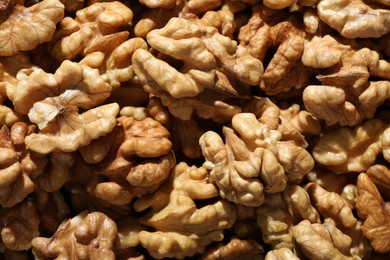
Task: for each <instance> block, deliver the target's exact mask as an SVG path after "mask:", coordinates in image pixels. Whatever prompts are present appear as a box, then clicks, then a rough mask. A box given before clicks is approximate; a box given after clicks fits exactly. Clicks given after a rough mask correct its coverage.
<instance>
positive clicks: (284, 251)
mask: <svg viewBox="0 0 390 260" xmlns="http://www.w3.org/2000/svg"><path fill="white" fill-rule="evenodd" d="M283 259H291V260H298V259H299V258H298V257H297V256H296V255H295V254H294V253H293V252H292V251H291V250H290V249H288V248H284V247H283V248H280V249H274V250H271V251H268V253H267V255H266V256H265V260H283Z"/></svg>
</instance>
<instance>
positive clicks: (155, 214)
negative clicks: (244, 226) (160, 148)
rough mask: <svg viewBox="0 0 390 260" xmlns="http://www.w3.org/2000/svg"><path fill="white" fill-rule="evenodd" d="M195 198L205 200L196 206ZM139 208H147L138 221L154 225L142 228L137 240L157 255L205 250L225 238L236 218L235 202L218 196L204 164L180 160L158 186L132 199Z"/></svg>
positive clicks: (191, 253) (184, 253) (183, 256)
mask: <svg viewBox="0 0 390 260" xmlns="http://www.w3.org/2000/svg"><path fill="white" fill-rule="evenodd" d="M196 201H198V202H202V201H203V202H204V203H203V204H201V205H200V206H198V205H197V204H198V203H195V202H196ZM134 209H135V210H136V211H138V212H142V211H144V210H147V212H146V213H145V214H144V215H143V216H142V217H141V224H143V225H146V226H149V227H151V228H153V229H154V231H153V230H150V231H146V230H145V231H141V232H140V233H139V240H140V242H141V245H142V246H143V247H144V248H146V249H147V250H148V252H149V253H150V255H151V256H152V257H154V258H157V259H162V258H164V257H174V258H178V259H183V258H185V257H189V256H193V255H195V254H196V253H203V252H205V248H206V246H208V245H209V244H211V243H212V242H214V241H221V240H222V239H223V238H224V229H228V228H230V227H232V226H233V224H234V222H235V220H236V207H235V205H234V204H232V203H230V202H228V201H226V200H223V199H219V198H218V189H217V187H216V186H215V185H214V184H212V183H210V182H209V181H208V171H207V170H206V169H205V168H203V167H199V168H197V167H195V166H191V167H190V166H188V165H187V164H186V163H184V162H181V163H179V164H177V165H176V166H175V168H174V169H173V170H172V172H171V175H170V177H169V179H168V180H167V181H166V182H164V184H162V185H161V186H160V188H159V189H158V190H157V191H156V192H154V193H152V194H148V195H144V196H142V197H141V198H139V199H138V200H136V201H135V203H134Z"/></svg>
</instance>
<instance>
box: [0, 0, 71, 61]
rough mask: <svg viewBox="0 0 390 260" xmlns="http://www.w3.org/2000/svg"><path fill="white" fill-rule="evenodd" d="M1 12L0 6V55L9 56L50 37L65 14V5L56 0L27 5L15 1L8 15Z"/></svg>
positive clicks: (48, 39) (30, 47) (32, 47)
mask: <svg viewBox="0 0 390 260" xmlns="http://www.w3.org/2000/svg"><path fill="white" fill-rule="evenodd" d="M6 2H9V1H6ZM11 2H12V1H11ZM3 15H4V14H3V11H1V10H0V40H1V42H2V44H1V46H0V56H12V55H14V54H16V53H18V52H19V51H27V50H32V49H34V48H35V47H36V46H37V45H38V44H41V43H44V42H48V41H51V40H52V38H53V35H54V32H55V30H56V24H57V23H58V22H59V21H61V19H62V18H63V17H64V5H63V4H62V3H61V2H60V1H59V0H44V1H42V2H38V3H37V4H35V5H32V6H30V7H24V6H23V5H20V4H16V5H15V6H13V8H11V10H10V14H9V15H6V17H3ZM3 19H5V20H4V21H3Z"/></svg>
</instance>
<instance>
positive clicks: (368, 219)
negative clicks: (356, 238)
mask: <svg viewBox="0 0 390 260" xmlns="http://www.w3.org/2000/svg"><path fill="white" fill-rule="evenodd" d="M389 180H390V170H389V168H387V167H385V166H383V165H375V166H372V167H370V168H369V169H368V170H367V172H366V173H361V174H359V177H358V182H357V187H358V198H357V201H356V209H357V212H358V215H359V216H360V217H361V218H363V219H364V223H363V227H362V229H363V234H364V236H365V237H366V238H367V239H368V240H370V244H371V246H372V247H373V249H374V250H375V251H376V252H379V253H386V252H389V251H390V243H389V239H388V237H389V234H390V224H389V223H390V210H389V209H390V206H389V202H388V201H384V199H383V196H382V195H381V192H382V191H385V190H384V189H383V187H384V186H389V185H390V181H389ZM377 186H378V187H377ZM378 188H380V189H381V192H380V191H379V189H378ZM384 195H385V196H388V194H386V193H384Z"/></svg>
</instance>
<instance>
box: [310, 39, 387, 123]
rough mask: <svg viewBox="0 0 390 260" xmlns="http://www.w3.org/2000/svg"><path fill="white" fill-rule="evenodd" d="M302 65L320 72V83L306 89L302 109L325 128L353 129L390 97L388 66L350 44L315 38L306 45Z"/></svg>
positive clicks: (375, 56)
mask: <svg viewBox="0 0 390 260" xmlns="http://www.w3.org/2000/svg"><path fill="white" fill-rule="evenodd" d="M302 62H303V64H305V65H306V66H309V67H312V68H315V69H318V70H319V72H318V75H317V79H318V80H319V81H320V82H321V83H322V85H309V86H307V87H306V88H305V90H304V92H303V96H302V97H303V102H304V105H305V107H306V109H307V110H308V111H309V112H310V113H311V114H312V115H313V116H315V117H317V118H319V119H323V120H325V122H326V124H327V125H334V124H340V125H345V126H356V125H358V124H360V123H361V122H362V121H363V120H366V119H371V118H373V117H374V114H375V112H376V110H377V108H378V107H379V106H380V105H381V104H383V102H385V100H387V99H388V98H389V97H390V82H389V79H390V76H389V75H390V63H389V62H388V61H386V60H385V59H382V58H381V56H380V55H379V53H378V52H376V51H374V50H370V49H368V48H361V47H360V46H359V45H357V44H356V43H355V42H353V41H352V40H347V41H346V40H343V39H341V38H337V37H333V36H331V35H325V36H323V37H318V36H315V37H313V38H312V39H311V40H310V41H309V42H306V43H305V48H304V52H303V55H302Z"/></svg>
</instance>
